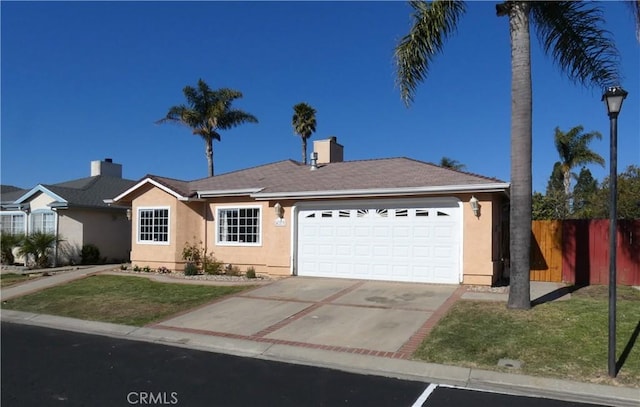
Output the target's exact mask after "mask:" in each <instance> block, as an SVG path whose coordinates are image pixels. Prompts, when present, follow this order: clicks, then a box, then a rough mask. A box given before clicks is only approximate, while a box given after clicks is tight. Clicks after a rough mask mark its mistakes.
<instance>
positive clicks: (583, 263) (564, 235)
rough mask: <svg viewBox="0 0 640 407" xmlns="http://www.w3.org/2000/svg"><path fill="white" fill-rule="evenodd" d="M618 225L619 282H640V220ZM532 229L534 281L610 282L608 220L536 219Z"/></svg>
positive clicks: (532, 278)
mask: <svg viewBox="0 0 640 407" xmlns="http://www.w3.org/2000/svg"><path fill="white" fill-rule="evenodd" d="M617 226H618V234H617V236H618V242H617V243H618V246H617V250H616V265H617V280H618V284H623V285H640V220H638V219H636V220H620V221H618V225H617ZM531 232H532V239H531V281H553V282H561V281H563V282H566V283H569V284H580V285H584V284H609V221H608V220H604V219H595V220H563V221H559V220H549V221H533V222H532V225H531Z"/></svg>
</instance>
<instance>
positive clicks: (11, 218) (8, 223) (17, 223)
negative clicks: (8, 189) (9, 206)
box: [0, 213, 26, 235]
mask: <svg viewBox="0 0 640 407" xmlns="http://www.w3.org/2000/svg"><path fill="white" fill-rule="evenodd" d="M24 218H25V215H24V213H3V214H0V219H1V220H2V224H1V225H0V232H2V233H6V234H10V235H19V234H24V233H25V232H26V230H25V227H24V226H25V223H24Z"/></svg>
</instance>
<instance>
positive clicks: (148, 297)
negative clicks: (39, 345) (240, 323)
mask: <svg viewBox="0 0 640 407" xmlns="http://www.w3.org/2000/svg"><path fill="white" fill-rule="evenodd" d="M251 287H252V286H248V285H245V286H210V285H187V284H168V283H158V282H155V281H150V280H147V279H146V278H139V277H129V276H108V275H102V276H91V277H87V278H84V279H82V280H77V281H73V282H71V283H68V284H65V285H62V286H58V287H52V288H49V289H46V290H43V291H40V292H37V293H35V294H30V295H26V296H23V297H19V298H15V299H11V300H8V301H3V303H2V307H3V308H5V309H13V310H19V311H27V312H35V313H39V314H51V315H60V316H64V317H72V318H79V319H85V320H92V321H102V322H112V323H116V324H124V325H134V326H143V325H146V324H148V323H150V322H154V321H159V320H161V319H163V318H166V317H168V316H170V315H173V314H176V313H178V312H181V311H185V310H188V309H189V308H193V307H195V306H198V305H200V304H204V303H207V302H209V301H212V300H214V299H216V298H219V297H222V296H224V295H228V294H233V293H237V292H240V291H243V290H246V289H248V288H251Z"/></svg>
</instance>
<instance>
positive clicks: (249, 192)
mask: <svg viewBox="0 0 640 407" xmlns="http://www.w3.org/2000/svg"><path fill="white" fill-rule="evenodd" d="M262 189H263V188H242V189H214V190H208V191H198V192H197V195H198V198H217V197H224V196H243V195H246V196H253V195H254V194H256V193H258V192H260V191H262Z"/></svg>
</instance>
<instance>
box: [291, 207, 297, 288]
mask: <svg viewBox="0 0 640 407" xmlns="http://www.w3.org/2000/svg"><path fill="white" fill-rule="evenodd" d="M290 259H291V275H292V276H295V275H297V274H298V273H297V266H298V206H297V204H294V205H293V206H292V207H291V253H290Z"/></svg>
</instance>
